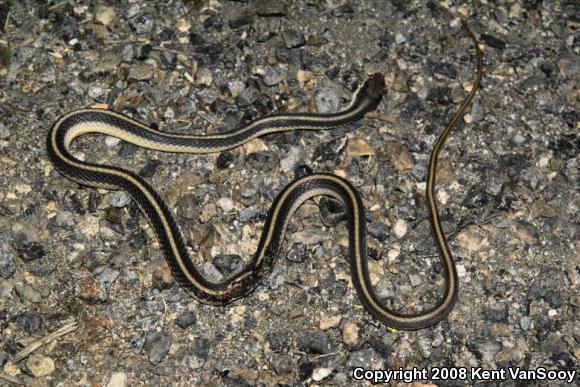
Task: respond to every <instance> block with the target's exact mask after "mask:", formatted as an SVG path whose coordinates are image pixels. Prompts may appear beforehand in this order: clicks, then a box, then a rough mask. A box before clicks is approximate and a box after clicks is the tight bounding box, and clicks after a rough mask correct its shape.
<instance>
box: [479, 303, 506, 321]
mask: <svg viewBox="0 0 580 387" xmlns="http://www.w3.org/2000/svg"><path fill="white" fill-rule="evenodd" d="M484 313H485V317H486V318H487V320H489V321H492V322H498V323H507V322H509V306H508V304H506V303H499V304H495V305H493V306H491V307H490V308H489V309H487V310H486V311H485V312H484Z"/></svg>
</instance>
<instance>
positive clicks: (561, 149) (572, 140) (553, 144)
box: [548, 112, 580, 160]
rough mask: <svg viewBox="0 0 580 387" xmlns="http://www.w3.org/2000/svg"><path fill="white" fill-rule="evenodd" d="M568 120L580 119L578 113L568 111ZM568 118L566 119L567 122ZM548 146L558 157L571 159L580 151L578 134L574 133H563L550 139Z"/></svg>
mask: <svg viewBox="0 0 580 387" xmlns="http://www.w3.org/2000/svg"><path fill="white" fill-rule="evenodd" d="M569 116H570V117H564V118H568V119H569V122H570V123H572V122H576V121H580V113H578V112H574V113H569ZM568 119H567V120H566V121H567V122H568ZM548 148H549V149H551V150H553V151H554V154H555V155H556V157H558V158H559V159H565V160H567V159H571V158H574V157H576V156H577V155H578V153H579V152H580V136H579V135H574V134H564V135H562V136H560V138H558V139H555V140H551V141H550V143H549V145H548Z"/></svg>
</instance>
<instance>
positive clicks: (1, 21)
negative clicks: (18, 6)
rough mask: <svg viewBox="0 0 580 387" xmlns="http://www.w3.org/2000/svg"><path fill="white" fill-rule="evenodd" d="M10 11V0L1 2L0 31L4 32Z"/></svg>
mask: <svg viewBox="0 0 580 387" xmlns="http://www.w3.org/2000/svg"><path fill="white" fill-rule="evenodd" d="M9 11H10V2H9V1H6V2H3V3H1V4H0V32H4V26H5V25H6V19H7V18H8V12H9Z"/></svg>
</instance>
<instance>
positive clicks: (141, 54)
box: [135, 44, 153, 60]
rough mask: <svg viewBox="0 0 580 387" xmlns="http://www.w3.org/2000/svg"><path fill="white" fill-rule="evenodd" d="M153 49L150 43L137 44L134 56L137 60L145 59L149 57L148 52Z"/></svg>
mask: <svg viewBox="0 0 580 387" xmlns="http://www.w3.org/2000/svg"><path fill="white" fill-rule="evenodd" d="M151 51H153V46H152V45H150V44H143V45H141V46H138V47H137V49H136V50H135V57H136V58H137V59H139V60H145V59H147V58H149V54H151Z"/></svg>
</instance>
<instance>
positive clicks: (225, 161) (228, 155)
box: [216, 151, 235, 169]
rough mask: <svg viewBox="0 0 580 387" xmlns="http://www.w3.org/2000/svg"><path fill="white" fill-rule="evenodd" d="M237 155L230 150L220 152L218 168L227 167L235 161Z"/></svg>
mask: <svg viewBox="0 0 580 387" xmlns="http://www.w3.org/2000/svg"><path fill="white" fill-rule="evenodd" d="M234 159H235V155H234V154H233V153H232V152H230V151H224V152H222V153H220V154H219V156H218V157H217V160H216V167H217V168H218V169H226V168H228V167H229V166H230V165H232V164H233V163H234Z"/></svg>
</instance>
